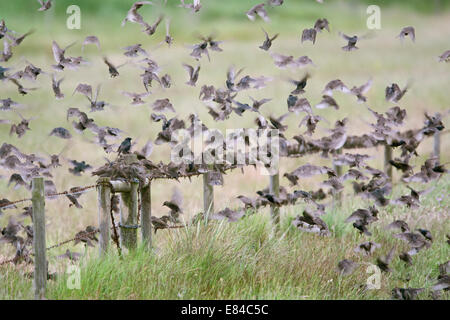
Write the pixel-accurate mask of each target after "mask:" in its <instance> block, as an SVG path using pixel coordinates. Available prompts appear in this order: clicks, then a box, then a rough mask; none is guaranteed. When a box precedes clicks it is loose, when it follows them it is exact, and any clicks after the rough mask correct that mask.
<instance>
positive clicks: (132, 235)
mask: <svg viewBox="0 0 450 320" xmlns="http://www.w3.org/2000/svg"><path fill="white" fill-rule="evenodd" d="M130 185H131V188H130V192H123V193H122V194H121V197H122V204H123V205H124V209H125V210H121V214H120V236H121V241H122V245H123V246H125V247H126V248H128V249H135V248H136V247H137V228H138V225H137V215H138V189H139V181H137V180H134V181H131V183H130Z"/></svg>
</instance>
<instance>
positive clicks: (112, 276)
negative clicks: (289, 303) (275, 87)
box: [0, 180, 450, 299]
mask: <svg viewBox="0 0 450 320" xmlns="http://www.w3.org/2000/svg"><path fill="white" fill-rule="evenodd" d="M448 188H449V184H448V180H446V181H444V180H443V181H441V182H439V183H438V184H436V187H435V189H434V190H433V191H432V192H431V193H430V194H429V195H428V196H427V197H426V198H425V199H424V200H423V203H424V208H422V209H420V210H421V211H422V210H423V211H424V212H429V214H428V216H427V218H426V219H424V220H418V218H419V216H421V215H419V212H411V211H410V210H407V209H405V208H393V207H392V208H389V209H390V210H382V211H381V219H380V221H378V222H376V223H374V225H373V226H372V227H371V230H372V232H373V236H372V237H370V238H368V237H365V236H361V235H359V234H358V233H357V232H356V230H354V229H352V228H351V227H349V226H348V224H346V223H344V222H343V220H344V219H345V217H346V216H348V212H351V210H353V209H354V208H357V207H360V206H362V205H363V204H362V203H361V202H360V201H359V202H355V201H352V200H349V201H345V202H344V203H343V204H342V206H341V207H336V208H334V209H332V208H331V209H330V210H328V211H327V213H326V215H325V216H323V219H324V220H325V221H326V222H327V224H328V225H329V227H330V230H331V231H332V235H331V236H330V237H319V236H316V235H313V234H306V233H302V232H300V231H298V230H297V229H295V228H294V227H293V226H292V224H291V223H290V222H291V221H292V219H293V218H294V216H295V215H297V214H299V213H301V212H302V209H303V205H298V206H295V207H291V208H287V209H286V210H284V212H283V219H282V222H281V228H280V231H279V232H278V233H273V232H272V229H271V223H270V218H269V215H268V214H267V212H260V213H256V214H252V215H248V216H246V217H244V218H243V219H241V220H240V221H238V222H236V223H227V222H225V221H220V222H218V221H210V223H208V224H205V223H204V222H199V223H198V224H196V225H192V226H189V227H187V228H185V229H181V230H172V231H159V232H158V234H157V236H156V239H155V247H154V248H153V250H152V251H151V252H149V251H148V250H146V249H145V248H142V247H140V248H138V249H137V250H135V251H132V252H130V253H129V254H127V255H124V256H123V258H120V257H119V256H118V255H117V253H116V251H115V248H111V250H110V251H109V253H108V254H107V256H106V257H105V258H103V259H98V258H97V257H96V256H95V255H92V254H91V256H90V257H85V258H83V259H82V261H81V262H77V264H78V265H79V266H80V267H81V288H80V289H70V288H69V287H68V285H67V280H68V276H69V275H67V274H64V271H65V268H67V266H68V265H69V264H70V263H61V262H58V261H52V260H51V265H52V269H51V270H55V266H54V264H58V263H59V266H58V267H56V269H57V270H59V272H60V276H59V279H57V281H49V285H48V294H47V298H49V299H389V298H390V291H391V289H392V288H394V287H425V288H427V290H426V291H425V292H424V293H422V294H421V295H420V297H419V298H422V299H429V298H430V291H429V290H428V289H429V288H430V286H431V285H432V284H433V283H434V281H435V279H436V277H437V275H438V265H439V264H441V263H443V262H445V261H446V260H448V252H449V251H448V244H447V243H446V242H445V232H446V231H448V228H449V220H448V201H447V200H444V201H441V202H439V201H438V200H436V199H439V197H440V196H441V195H442V194H443V193H444V192H448ZM395 191H396V192H399V190H395ZM388 212H390V213H388ZM422 215H423V213H422ZM399 216H402V217H403V218H405V219H406V221H407V222H408V223H409V224H410V226H411V227H412V228H416V227H419V226H421V227H424V228H429V229H430V230H431V231H432V232H433V235H434V237H435V240H434V242H433V245H432V247H431V248H430V249H428V250H424V251H421V252H420V253H419V254H417V255H416V256H414V257H413V261H414V264H413V266H410V267H408V266H406V265H405V264H404V263H403V262H402V261H400V260H399V259H398V257H396V258H395V259H394V261H393V263H392V269H393V272H392V273H390V274H384V273H383V274H382V280H381V289H379V290H367V291H364V290H363V289H362V286H363V285H364V284H365V283H366V280H367V278H368V276H369V275H370V274H367V273H366V268H367V266H368V264H367V263H374V262H375V260H376V257H378V256H380V255H382V254H386V253H387V252H388V251H389V250H390V249H391V247H392V246H393V245H395V246H396V247H397V254H399V253H400V252H402V251H401V250H404V249H405V248H406V245H404V244H403V243H402V242H401V241H399V240H397V239H394V238H392V236H391V232H387V231H386V230H385V229H384V227H385V226H386V225H387V224H388V223H389V222H391V221H392V219H394V218H395V217H399ZM368 240H371V241H375V242H379V243H380V244H381V245H382V248H381V249H377V250H376V251H375V253H374V254H373V256H370V257H364V256H362V255H360V254H356V253H355V252H353V249H354V248H355V247H356V246H357V245H358V244H359V243H361V242H363V241H368ZM94 251H95V254H96V250H94ZM342 259H352V260H354V261H357V262H359V263H360V264H361V265H360V267H359V268H358V269H357V271H356V272H355V273H354V274H352V275H350V276H347V277H341V276H339V275H338V273H337V272H336V266H337V262H338V261H340V260H342ZM19 270H20V268H19ZM21 272H22V271H16V270H14V269H13V268H11V267H3V268H2V269H1V273H0V274H1V277H2V279H1V282H2V284H4V285H2V288H1V289H0V298H2V299H24V298H25V299H26V298H31V297H32V292H31V280H27V279H24V278H23V276H22V275H21ZM443 298H444V299H448V298H450V296H449V295H448V293H446V294H444V295H443Z"/></svg>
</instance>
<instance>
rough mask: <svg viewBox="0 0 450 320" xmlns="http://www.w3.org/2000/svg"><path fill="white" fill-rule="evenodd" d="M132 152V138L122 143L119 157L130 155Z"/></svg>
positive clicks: (118, 150)
mask: <svg viewBox="0 0 450 320" xmlns="http://www.w3.org/2000/svg"><path fill="white" fill-rule="evenodd" d="M130 150H131V138H130V137H127V138H125V140H123V141H122V143H121V144H120V146H119V148H118V149H117V152H118V155H119V156H120V155H121V154H127V153H130Z"/></svg>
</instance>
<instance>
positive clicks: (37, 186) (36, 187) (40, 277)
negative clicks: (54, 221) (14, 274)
mask: <svg viewBox="0 0 450 320" xmlns="http://www.w3.org/2000/svg"><path fill="white" fill-rule="evenodd" d="M31 199H32V206H33V248H34V281H33V284H34V298H35V299H42V298H44V297H45V290H46V287H47V259H46V257H45V250H46V243H45V190H44V178H42V177H37V178H33V180H32V186H31Z"/></svg>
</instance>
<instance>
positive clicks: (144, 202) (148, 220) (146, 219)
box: [140, 182, 152, 248]
mask: <svg viewBox="0 0 450 320" xmlns="http://www.w3.org/2000/svg"><path fill="white" fill-rule="evenodd" d="M140 192H141V232H142V241H143V242H144V243H146V246H147V247H148V248H151V247H152V193H151V182H149V183H148V184H147V185H146V186H145V187H143V188H141V190H140Z"/></svg>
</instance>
